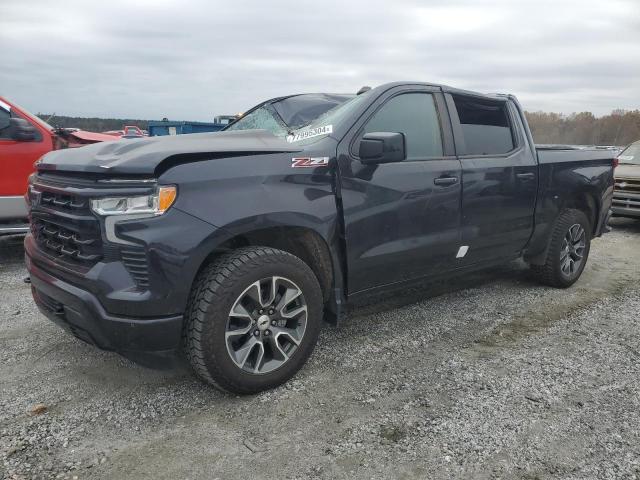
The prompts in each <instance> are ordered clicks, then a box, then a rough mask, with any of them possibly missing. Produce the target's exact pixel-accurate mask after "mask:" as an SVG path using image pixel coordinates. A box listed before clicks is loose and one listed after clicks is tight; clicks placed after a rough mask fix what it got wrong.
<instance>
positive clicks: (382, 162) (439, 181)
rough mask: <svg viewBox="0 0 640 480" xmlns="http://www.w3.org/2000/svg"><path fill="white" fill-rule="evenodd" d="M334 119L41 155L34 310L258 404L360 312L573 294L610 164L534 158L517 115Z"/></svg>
mask: <svg viewBox="0 0 640 480" xmlns="http://www.w3.org/2000/svg"><path fill="white" fill-rule="evenodd" d="M343 100H344V101H343ZM343 100H341V101H340V102H337V104H336V105H335V106H332V108H329V109H328V111H325V112H324V113H323V114H321V115H320V116H319V117H317V118H315V119H314V120H312V121H310V122H309V123H307V124H306V125H303V126H298V128H295V129H292V127H291V126H290V125H288V124H287V123H286V122H284V121H283V118H282V117H281V115H280V114H278V112H277V111H276V110H275V109H274V108H272V106H268V107H269V108H266V107H267V106H264V107H265V108H261V107H259V108H256V109H253V110H252V111H250V112H249V113H248V114H247V115H245V116H244V117H243V118H242V119H240V120H239V121H237V122H235V123H233V124H232V125H230V126H229V127H228V128H227V129H226V131H224V132H221V133H213V134H197V135H183V136H177V137H159V138H147V139H141V140H132V141H122V142H111V143H103V144H96V145H92V146H88V147H83V148H79V149H74V150H64V151H58V152H52V153H49V154H47V155H46V156H45V157H44V158H43V159H42V160H41V161H40V162H39V163H38V165H37V173H36V174H35V175H34V176H32V178H31V180H30V186H29V191H28V198H29V202H30V218H31V233H30V234H29V235H28V236H27V237H26V239H25V248H26V261H27V267H28V269H29V272H30V275H31V277H30V278H31V283H32V289H33V297H34V299H35V301H36V303H37V305H38V307H39V308H40V310H41V311H42V312H43V313H44V314H45V315H46V316H47V317H49V318H50V319H51V320H53V321H54V322H56V323H58V324H59V325H61V326H63V327H64V328H66V329H68V330H69V331H70V332H71V333H72V334H73V335H75V336H77V337H78V338H80V339H82V340H85V341H87V342H90V343H92V344H94V345H97V346H98V347H100V348H104V349H109V350H114V351H117V352H119V353H121V354H123V355H125V356H127V357H130V358H134V359H137V360H138V361H141V362H147V363H149V361H150V360H151V359H153V358H157V357H161V356H166V355H173V354H175V353H178V352H180V351H183V352H185V353H186V355H187V357H188V358H189V361H190V363H191V365H192V366H193V369H194V370H195V372H196V373H197V375H198V376H199V377H200V378H202V379H203V380H204V381H206V382H209V383H212V384H214V385H216V386H218V387H219V388H222V389H225V390H229V391H233V392H239V393H250V392H256V391H260V390H263V389H267V388H271V387H274V386H276V385H278V384H281V383H282V382H284V381H286V380H287V379H289V378H290V377H291V376H292V375H294V374H295V373H296V372H297V371H298V369H299V368H300V367H301V366H302V365H303V364H304V363H305V361H306V360H307V358H308V357H309V356H310V355H311V353H312V350H313V348H314V346H315V343H316V340H317V337H318V332H319V329H320V326H321V323H322V320H323V318H324V319H325V320H327V321H329V322H333V323H338V322H339V320H340V317H341V315H342V312H343V308H344V305H345V303H346V302H349V301H352V300H354V299H357V298H358V297H362V296H369V295H371V294H375V293H377V292H381V291H385V290H388V289H396V288H397V287H398V286H400V285H405V284H407V283H409V282H414V281H419V280H422V279H424V278H430V279H439V278H444V277H448V276H452V275H461V274H464V273H465V272H469V271H471V270H477V269H481V268H485V267H487V266H490V265H495V264H498V263H503V262H508V261H511V260H513V259H517V258H524V260H525V261H526V262H528V263H529V264H530V265H531V269H532V272H533V274H534V275H535V276H536V277H537V278H539V279H540V281H541V282H543V283H545V284H547V285H552V286H555V287H569V286H570V285H572V284H573V283H574V282H575V281H576V280H577V279H578V278H579V277H580V275H581V273H582V271H583V269H584V268H585V264H586V262H587V258H588V255H589V246H590V242H591V239H592V238H594V237H598V236H599V235H601V234H602V233H603V232H604V231H605V230H606V224H607V219H608V216H609V211H610V206H611V198H612V192H613V186H614V179H613V170H614V162H615V159H614V158H613V153H612V152H610V151H605V150H558V149H549V150H545V149H542V150H541V149H536V147H535V146H534V143H533V140H532V138H531V133H530V131H529V128H528V126H527V123H526V120H525V117H524V114H523V111H522V109H521V108H520V106H519V104H518V102H517V101H516V99H515V98H514V97H513V96H511V95H481V94H477V93H472V92H468V91H463V90H458V89H454V88H450V87H446V86H441V85H433V84H428V83H413V82H403V83H392V84H387V85H382V86H380V87H377V88H374V89H371V90H368V91H364V92H362V93H360V94H359V95H357V96H353V97H350V98H348V99H346V98H345V99H343ZM434 321H437V319H434ZM404 327H405V328H411V327H410V326H406V325H405V326H404ZM419 334H420V333H419V332H416V335H419Z"/></svg>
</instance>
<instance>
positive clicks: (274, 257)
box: [184, 247, 322, 393]
mask: <svg viewBox="0 0 640 480" xmlns="http://www.w3.org/2000/svg"><path fill="white" fill-rule="evenodd" d="M321 319H322V294H321V291H320V286H319V284H318V281H317V279H316V277H315V275H314V274H313V272H312V270H311V269H310V268H309V267H308V266H307V265H306V264H305V263H304V262H303V261H302V260H300V259H299V258H298V257H295V256H293V255H291V254H289V253H287V252H283V251H281V250H276V249H273V248H266V247H247V248H241V249H238V250H236V251H234V252H232V253H230V254H228V255H224V256H222V257H220V258H218V259H217V260H216V261H214V262H213V263H212V264H210V265H208V266H207V267H206V268H205V269H204V270H203V271H202V272H201V274H200V275H199V276H198V279H197V280H196V282H195V285H194V287H193V291H192V293H191V299H190V304H189V309H188V314H187V318H186V323H185V334H184V337H185V339H184V340H185V350H186V353H187V357H188V358H189V361H190V363H191V366H192V367H193V369H194V371H195V372H196V374H197V375H198V376H199V377H200V378H202V379H203V380H205V381H206V382H208V383H211V384H213V385H215V386H216V387H218V388H220V389H222V390H227V391H230V392H234V393H254V392H259V391H261V390H266V389H269V388H273V387H275V386H277V385H280V384H281V383H283V382H285V381H287V380H288V379H289V378H291V377H292V376H293V375H294V374H295V373H296V372H297V371H298V370H299V369H300V368H301V367H302V365H304V363H305V362H306V361H307V359H308V358H309V356H310V355H311V352H312V351H313V348H314V346H315V344H316V341H317V338H318V332H319V329H320V321H321Z"/></svg>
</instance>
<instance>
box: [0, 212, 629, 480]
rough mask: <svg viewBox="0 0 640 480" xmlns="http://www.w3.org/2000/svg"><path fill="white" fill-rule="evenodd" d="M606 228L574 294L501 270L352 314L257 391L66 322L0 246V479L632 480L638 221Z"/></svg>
mask: <svg viewBox="0 0 640 480" xmlns="http://www.w3.org/2000/svg"><path fill="white" fill-rule="evenodd" d="M614 228H615V230H614V231H613V232H612V233H610V234H608V235H605V237H603V238H602V239H599V240H597V241H595V242H594V243H593V248H592V252H591V258H590V260H589V264H588V265H587V270H586V271H585V273H584V275H583V277H582V279H581V280H580V281H579V282H578V283H577V284H576V285H575V286H574V287H573V288H571V289H569V290H564V291H562V290H554V289H550V288H545V287H541V286H538V285H537V284H535V283H533V282H532V281H531V280H530V279H529V278H528V276H527V272H526V269H525V268H524V267H523V266H522V265H520V264H514V265H510V266H507V267H504V268H500V269H497V270H492V271H491V272H488V273H483V274H478V275H472V276H467V277H465V278H464V279H459V280H457V281H454V282H450V284H449V285H445V286H442V285H440V286H438V287H434V286H428V285H425V286H422V287H420V288H414V289H412V290H410V291H405V292H402V294H401V295H400V294H396V295H393V296H389V297H387V298H385V299H378V300H377V303H375V304H373V305H366V306H360V307H358V308H354V309H353V311H352V312H351V313H350V315H349V317H348V318H347V320H346V321H345V322H344V325H343V326H342V327H341V328H339V329H335V328H332V327H326V328H325V329H324V330H323V333H322V335H321V338H320V341H319V344H318V347H317V349H316V351H315V353H314V355H313V356H312V358H311V361H310V362H309V364H308V365H307V366H306V367H305V368H304V369H303V370H302V371H301V372H300V374H299V375H298V376H297V377H295V378H294V380H293V381H291V382H289V383H288V384H286V385H284V386H283V387H281V388H278V389H276V390H272V391H269V392H266V393H262V394H260V395H256V396H252V397H236V396H232V395H224V394H221V393H219V392H217V391H216V390H214V389H212V388H209V387H207V386H205V385H203V384H201V383H199V382H198V381H197V380H196V379H195V378H194V377H193V376H192V375H191V374H190V372H189V370H188V369H187V368H186V367H185V366H184V365H178V366H177V367H176V368H174V369H172V370H165V371H156V370H149V369H146V368H143V367H140V366H137V365H135V364H133V363H131V362H129V361H127V360H124V359H122V358H121V357H119V356H118V355H115V354H111V353H106V352H101V351H99V350H97V349H95V348H93V347H91V346H88V345H86V344H83V343H82V342H80V341H79V340H76V339H74V338H73V337H71V336H69V335H68V334H66V333H64V332H63V331H62V330H61V329H59V328H58V327H56V326H55V325H54V324H52V323H51V322H49V321H48V320H46V319H45V318H44V317H43V316H42V315H40V314H39V313H38V311H37V310H36V308H35V306H34V305H33V303H32V300H31V296H30V292H29V287H28V285H25V284H24V283H23V282H22V279H23V278H24V277H25V276H26V272H25V268H24V264H23V260H22V250H21V243H20V242H21V240H20V239H19V238H15V237H13V238H5V239H2V240H0V456H1V459H2V462H1V463H0V477H2V478H10V479H14V478H15V479H22V478H29V479H30V478H45V479H50V478H79V479H85V478H89V479H99V478H114V479H129V478H131V479H134V478H135V479H138V478H154V479H161V478H171V479H182V478H189V479H214V478H219V479H224V480H227V479H247V478H284V479H293V478H305V479H306V478H320V479H323V478H326V479H341V478H376V479H377V478H380V479H387V478H403V479H423V478H430V479H438V478H480V479H482V478H523V479H536V478H540V479H543V478H544V479H546V478H576V479H578V478H580V479H582V478H629V479H633V478H635V479H637V478H640V429H639V428H638V426H639V425H640V323H639V313H640V282H639V280H640V254H639V253H640V222H633V221H627V220H616V221H614ZM445 291H448V293H443V292H445ZM39 404H41V405H43V406H41V407H39V408H38V407H36V406H37V405H39ZM34 407H36V408H35V410H34ZM38 412H40V413H39V414H37V415H30V414H29V413H38Z"/></svg>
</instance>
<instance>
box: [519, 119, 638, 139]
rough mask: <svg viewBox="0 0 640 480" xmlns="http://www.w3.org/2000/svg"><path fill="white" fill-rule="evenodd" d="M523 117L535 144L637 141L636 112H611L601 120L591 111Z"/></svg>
mask: <svg viewBox="0 0 640 480" xmlns="http://www.w3.org/2000/svg"><path fill="white" fill-rule="evenodd" d="M526 116H527V121H528V122H529V127H530V128H531V133H532V134H533V139H534V141H535V142H536V143H560V144H568V145H628V144H629V143H631V142H635V141H636V140H640V110H631V111H628V110H627V111H625V110H614V111H613V112H611V113H610V114H609V115H604V116H602V117H596V116H595V115H594V114H593V113H591V112H581V113H572V114H571V115H562V114H559V113H547V112H526Z"/></svg>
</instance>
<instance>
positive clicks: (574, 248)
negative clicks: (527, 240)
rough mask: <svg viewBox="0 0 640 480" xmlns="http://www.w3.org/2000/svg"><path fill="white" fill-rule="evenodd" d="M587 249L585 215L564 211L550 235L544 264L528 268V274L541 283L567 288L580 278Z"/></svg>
mask: <svg viewBox="0 0 640 480" xmlns="http://www.w3.org/2000/svg"><path fill="white" fill-rule="evenodd" d="M590 247H591V225H590V223H589V220H588V219H587V217H586V215H585V214H584V213H583V212H581V211H579V210H565V211H564V212H562V213H561V214H560V216H559V217H558V220H557V222H556V225H555V227H554V229H553V232H552V234H551V241H550V243H549V248H548V250H547V257H546V259H545V263H544V264H543V265H531V271H532V273H533V275H534V276H535V277H536V278H537V279H538V280H539V281H540V282H541V283H544V284H546V285H549V286H552V287H558V288H567V287H570V286H571V285H573V284H574V283H575V282H576V281H577V280H578V278H580V275H582V272H583V270H584V267H585V265H586V263H587V259H588V257H589V250H590Z"/></svg>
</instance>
